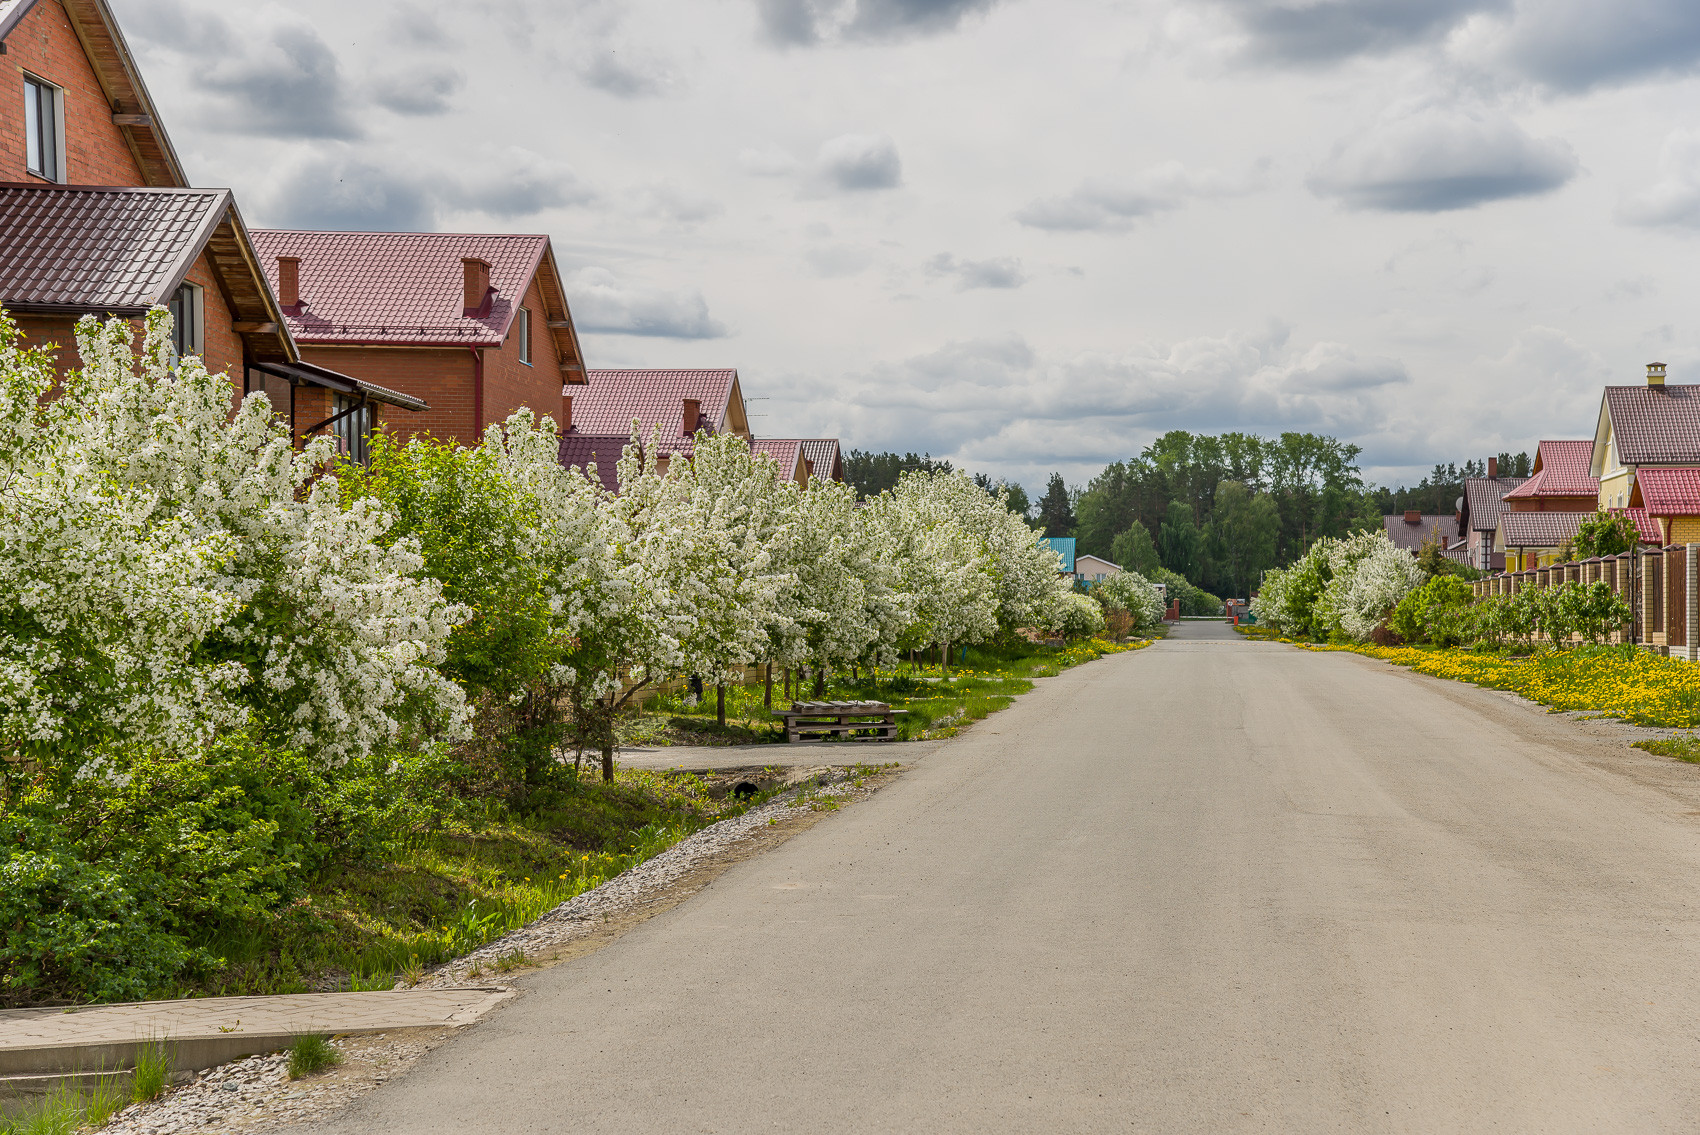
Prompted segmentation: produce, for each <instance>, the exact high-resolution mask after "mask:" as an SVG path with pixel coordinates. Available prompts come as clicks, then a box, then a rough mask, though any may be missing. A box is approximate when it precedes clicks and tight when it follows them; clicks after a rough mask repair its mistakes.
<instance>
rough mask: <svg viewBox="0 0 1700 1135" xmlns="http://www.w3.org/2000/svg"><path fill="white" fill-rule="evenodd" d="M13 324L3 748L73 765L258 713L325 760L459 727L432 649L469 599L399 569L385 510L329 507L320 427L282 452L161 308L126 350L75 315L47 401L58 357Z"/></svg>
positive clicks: (124, 329) (412, 549)
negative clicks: (73, 347) (176, 338)
mask: <svg viewBox="0 0 1700 1135" xmlns="http://www.w3.org/2000/svg"><path fill="white" fill-rule="evenodd" d="M17 338H18V333H17V330H16V328H15V326H14V325H13V324H12V323H11V322H10V321H9V320H6V319H4V318H3V317H0V386H3V387H4V393H3V395H0V397H4V399H5V405H4V407H0V418H3V419H4V421H3V425H0V428H3V429H4V431H5V435H4V437H3V439H0V451H3V453H0V460H3V461H4V462H5V474H6V477H7V480H6V482H5V486H4V488H5V493H4V501H3V505H0V507H3V508H4V509H5V516H4V517H0V525H3V526H5V527H7V528H9V529H10V530H11V531H10V533H8V534H7V535H6V536H5V537H4V542H3V544H0V578H3V579H4V580H7V581H10V582H7V583H0V587H4V588H5V589H7V590H9V592H10V594H9V595H6V596H5V597H4V598H0V603H5V604H6V606H7V607H9V608H10V610H11V612H12V614H11V616H10V617H9V618H8V619H7V626H6V630H5V635H6V639H5V641H4V643H3V644H0V658H3V659H4V660H5V662H4V664H0V668H3V670H4V675H5V676H4V677H0V682H3V683H4V690H3V692H0V705H4V708H5V723H4V725H3V726H0V728H3V729H4V731H5V734H6V736H7V739H8V740H9V741H12V742H13V743H14V744H18V743H22V742H25V741H30V742H35V743H38V744H50V745H52V746H53V748H54V750H55V751H56V752H57V753H59V754H60V755H61V759H63V760H66V761H70V762H73V763H76V762H82V761H85V760H87V759H95V758H98V757H99V756H100V755H101V754H102V753H104V752H106V751H107V750H110V749H112V748H113V747H114V746H120V747H121V746H122V745H123V744H125V743H127V742H128V741H131V740H136V739H146V740H148V741H150V742H154V743H160V744H164V745H167V746H172V747H178V748H182V749H185V750H187V749H188V748H190V747H191V746H192V744H194V743H198V742H199V743H204V742H205V741H206V740H207V739H208V738H210V737H211V736H212V735H213V734H214V733H216V732H218V731H219V730H221V729H226V728H230V727H234V726H237V725H240V724H244V723H252V724H253V725H255V726H256V727H258V728H259V729H260V730H261V731H262V732H263V733H264V734H265V735H266V736H268V737H269V738H271V739H272V740H274V741H275V742H277V743H280V744H283V745H288V746H291V747H294V748H297V749H299V750H301V751H303V752H307V753H310V754H312V755H314V756H316V757H318V758H319V759H320V760H323V761H326V762H330V763H338V762H341V761H343V760H346V759H348V758H350V757H354V756H361V755H365V754H367V753H370V752H372V751H374V750H375V749H378V748H381V747H383V746H386V745H390V744H394V743H398V742H401V741H404V740H406V739H408V738H418V737H423V736H426V735H436V736H449V737H454V736H461V735H464V732H465V728H466V719H467V708H466V705H465V702H464V699H463V698H462V696H461V693H460V690H459V688H458V687H457V686H456V685H455V684H454V683H453V682H452V681H449V680H448V679H447V678H446V677H444V676H443V675H442V674H441V673H440V672H439V671H438V670H437V664H438V663H439V662H441V661H442V659H443V648H444V644H445V642H446V640H447V638H448V636H449V633H450V632H451V630H452V629H453V628H454V627H455V626H456V625H457V624H458V623H459V622H461V621H463V620H464V618H465V617H466V612H465V611H464V610H463V609H462V608H460V607H458V606H456V605H455V604H452V603H449V602H446V601H445V600H444V599H443V596H442V592H441V588H440V587H439V586H438V585H437V583H436V582H435V581H434V580H429V579H420V578H417V577H416V573H417V571H418V569H419V567H420V565H421V560H420V556H419V553H418V549H417V546H416V545H414V544H412V543H411V542H409V541H405V540H402V541H395V542H393V543H388V544H386V543H385V542H384V539H383V537H384V534H385V532H386V530H387V528H388V526H389V524H390V522H391V517H390V515H389V514H388V512H387V511H385V510H384V509H382V508H381V507H378V506H376V505H375V504H374V503H373V502H357V503H356V504H355V505H354V506H353V507H348V508H345V507H343V504H342V502H341V500H340V497H339V486H338V482H337V479H336V478H335V477H334V476H330V475H320V473H321V471H322V470H323V469H324V467H325V464H326V462H327V461H328V459H329V458H330V457H331V454H332V449H331V445H332V443H331V442H330V441H329V440H328V439H321V440H317V441H315V442H313V443H311V444H309V445H308V446H307V447H306V450H305V451H304V452H299V453H298V452H294V451H293V450H292V448H291V446H290V439H289V434H288V431H287V429H285V428H284V427H283V426H282V425H281V424H279V423H278V421H277V420H276V418H275V417H274V416H273V415H272V413H271V410H270V406H269V404H268V403H267V401H266V399H265V397H264V396H263V395H250V396H249V397H248V398H247V399H245V400H244V401H243V403H242V406H241V407H240V408H239V409H238V411H237V413H236V414H235V415H234V416H232V415H231V413H230V380H229V379H228V378H227V377H225V376H223V375H212V374H209V373H208V372H207V371H206V368H205V367H204V366H202V365H201V363H200V360H198V359H195V358H186V359H182V360H176V359H175V358H174V356H173V354H172V350H171V324H170V318H169V316H168V315H167V314H166V313H165V312H164V311H160V310H156V311H154V312H152V313H151V314H150V315H149V317H148V321H147V329H146V333H145V336H144V342H143V347H142V352H141V355H140V356H139V357H138V356H137V354H136V353H135V350H134V347H133V346H132V338H133V332H132V329H131V327H130V325H129V324H128V323H127V322H125V321H123V320H116V319H115V320H110V321H108V322H107V323H106V324H105V325H104V326H102V325H100V324H99V323H98V322H97V321H96V320H94V319H93V318H92V317H89V318H84V319H83V320H82V321H81V322H80V323H79V324H78V325H77V342H78V349H79V352H80V354H81V359H82V363H83V365H82V367H81V368H80V369H77V370H74V371H72V372H71V373H69V374H68V375H67V376H66V377H65V379H64V382H63V384H62V386H61V389H60V394H59V397H57V398H54V399H52V400H50V401H42V399H43V397H44V395H45V394H46V393H47V391H48V390H49V389H50V388H51V387H52V382H53V373H52V367H51V361H50V360H49V359H48V358H47V356H45V355H44V354H41V353H40V352H20V351H18V350H17V347H16V343H17ZM49 581H51V583H49ZM97 675H100V676H101V677H99V678H97V677H96V676H97ZM37 752H38V755H39V753H40V750H37Z"/></svg>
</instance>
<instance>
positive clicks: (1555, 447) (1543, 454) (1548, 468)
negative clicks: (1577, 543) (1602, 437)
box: [1505, 441, 1600, 500]
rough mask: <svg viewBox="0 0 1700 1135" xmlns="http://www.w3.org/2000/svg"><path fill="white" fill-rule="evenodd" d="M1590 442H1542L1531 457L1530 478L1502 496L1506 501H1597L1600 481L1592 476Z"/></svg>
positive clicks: (1592, 450)
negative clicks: (1593, 498) (1532, 468)
mask: <svg viewBox="0 0 1700 1135" xmlns="http://www.w3.org/2000/svg"><path fill="white" fill-rule="evenodd" d="M1593 463H1594V443H1593V442H1591V441H1543V442H1541V445H1540V449H1539V450H1538V451H1537V452H1536V454H1535V468H1534V475H1533V476H1531V477H1530V478H1529V479H1528V480H1527V481H1524V482H1523V483H1522V484H1521V485H1519V486H1517V487H1516V488H1515V489H1512V490H1511V491H1510V492H1508V493H1506V494H1505V499H1506V500H1533V499H1535V498H1537V497H1586V496H1595V497H1597V496H1598V495H1599V492H1600V479H1599V478H1598V477H1595V476H1594V475H1593V473H1592V471H1591V470H1592V467H1593Z"/></svg>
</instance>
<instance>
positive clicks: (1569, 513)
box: [1493, 441, 1600, 571]
mask: <svg viewBox="0 0 1700 1135" xmlns="http://www.w3.org/2000/svg"><path fill="white" fill-rule="evenodd" d="M1593 449H1594V443H1593V442H1590V441H1543V442H1541V443H1540V445H1539V447H1537V449H1536V451H1535V464H1534V466H1533V468H1531V469H1530V471H1529V479H1528V480H1527V481H1524V482H1523V483H1522V484H1521V485H1518V486H1517V487H1516V488H1515V489H1512V490H1511V491H1510V492H1508V493H1506V494H1505V496H1504V497H1503V498H1501V499H1502V500H1503V502H1504V510H1503V511H1502V512H1501V513H1500V516H1499V529H1498V531H1497V532H1496V533H1495V535H1494V547H1493V550H1494V552H1495V554H1498V555H1504V556H1505V570H1506V571H1525V570H1527V569H1529V568H1533V567H1544V566H1546V565H1547V564H1552V563H1557V562H1558V559H1559V556H1560V553H1562V551H1563V550H1564V545H1565V544H1566V543H1568V542H1569V541H1570V540H1571V539H1572V538H1574V537H1575V535H1576V531H1577V529H1578V528H1579V527H1580V526H1581V523H1582V521H1583V520H1584V519H1586V518H1587V517H1588V516H1589V515H1590V514H1592V513H1594V512H1596V511H1598V510H1599V508H1600V482H1599V478H1598V477H1595V476H1594V475H1593V473H1591V472H1590V471H1589V463H1590V460H1591V458H1592V455H1593ZM1528 513H1552V514H1556V515H1554V516H1550V517H1548V518H1545V519H1538V520H1534V519H1527V518H1526V516H1525V514H1528Z"/></svg>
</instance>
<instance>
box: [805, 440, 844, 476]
mask: <svg viewBox="0 0 1700 1135" xmlns="http://www.w3.org/2000/svg"><path fill="white" fill-rule="evenodd" d="M803 456H804V457H806V458H808V460H809V461H810V463H811V464H812V465H813V466H814V474H813V475H814V476H816V477H825V478H827V479H828V480H831V481H842V480H843V479H844V454H843V451H842V450H841V449H840V448H839V445H838V439H837V438H835V437H815V438H804V439H803Z"/></svg>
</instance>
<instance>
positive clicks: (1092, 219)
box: [1015, 162, 1225, 232]
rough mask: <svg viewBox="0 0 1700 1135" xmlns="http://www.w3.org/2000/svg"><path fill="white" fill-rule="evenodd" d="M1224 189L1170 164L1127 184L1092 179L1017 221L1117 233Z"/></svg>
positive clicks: (1033, 206) (1026, 209)
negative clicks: (1136, 222) (1138, 222)
mask: <svg viewBox="0 0 1700 1135" xmlns="http://www.w3.org/2000/svg"><path fill="white" fill-rule="evenodd" d="M1224 191H1225V190H1224V187H1223V186H1222V185H1221V184H1220V182H1219V180H1218V179H1217V178H1215V177H1214V175H1209V174H1206V175H1202V176H1200V175H1194V174H1191V173H1188V172H1187V170H1186V169H1185V168H1184V167H1183V166H1182V165H1181V164H1180V163H1179V162H1168V163H1166V164H1164V165H1161V166H1156V167H1153V168H1152V169H1148V170H1146V171H1145V172H1143V173H1141V174H1139V175H1138V176H1136V177H1133V178H1129V179H1126V180H1121V181H1117V180H1112V179H1109V178H1090V179H1088V180H1086V181H1083V182H1081V183H1080V185H1079V186H1077V187H1076V188H1075V189H1074V191H1073V192H1071V193H1067V194H1065V195H1063V196H1061V197H1044V198H1040V199H1039V200H1037V201H1032V202H1029V203H1028V204H1027V205H1025V206H1023V207H1022V208H1021V209H1020V210H1018V211H1017V212H1016V214H1015V219H1016V220H1018V221H1020V222H1021V223H1022V224H1024V225H1027V226H1029V227H1031V228H1036V229H1050V230H1052V231H1053V232H1103V231H1116V230H1122V229H1126V228H1129V227H1130V226H1132V225H1133V223H1134V222H1135V221H1139V220H1142V219H1144V218H1146V217H1151V216H1155V215H1156V214H1158V213H1163V212H1167V211H1169V210H1171V209H1178V208H1180V207H1181V206H1182V205H1184V204H1186V203H1187V201H1189V200H1191V199H1193V198H1195V197H1205V196H1213V195H1215V194H1217V193H1221V192H1224Z"/></svg>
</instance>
